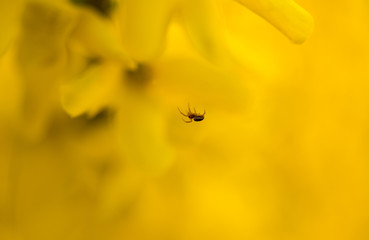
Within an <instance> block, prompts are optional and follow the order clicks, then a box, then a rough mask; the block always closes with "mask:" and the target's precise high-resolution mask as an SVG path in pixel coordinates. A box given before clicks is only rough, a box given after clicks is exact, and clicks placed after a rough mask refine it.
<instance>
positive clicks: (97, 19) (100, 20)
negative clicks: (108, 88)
mask: <svg viewBox="0 0 369 240" xmlns="http://www.w3.org/2000/svg"><path fill="white" fill-rule="evenodd" d="M81 11H82V14H81V16H80V19H79V22H78V24H77V26H76V28H75V29H74V31H73V35H72V38H73V40H77V42H79V44H80V45H81V47H83V48H84V49H86V51H87V52H89V53H90V54H91V55H98V56H103V57H106V58H110V59H114V60H119V61H123V62H124V63H127V64H130V65H131V64H133V63H132V61H131V60H130V59H129V58H128V56H127V54H126V52H125V51H124V49H123V45H122V44H121V43H120V42H119V40H118V36H117V34H116V32H114V31H115V29H114V25H113V23H112V22H111V21H110V20H109V19H107V18H104V17H102V16H100V15H99V14H97V13H95V12H94V11H92V10H89V9H83V10H81Z"/></svg>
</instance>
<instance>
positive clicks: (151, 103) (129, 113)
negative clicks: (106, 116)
mask: <svg viewBox="0 0 369 240" xmlns="http://www.w3.org/2000/svg"><path fill="white" fill-rule="evenodd" d="M123 95H124V97H123V100H122V101H124V103H122V104H121V108H120V110H119V113H118V117H117V119H116V120H117V128H118V130H117V133H118V135H119V139H120V140H121V143H122V145H121V146H122V151H123V154H124V156H125V157H126V159H127V161H128V163H129V164H130V165H132V166H134V167H135V168H136V169H137V170H138V171H142V172H146V173H148V175H151V176H155V175H160V174H162V173H164V172H165V171H166V170H167V169H168V168H169V167H170V166H171V165H172V163H173V157H174V156H173V150H172V148H171V146H170V144H169V141H168V139H167V133H166V125H165V115H164V114H163V109H162V108H161V107H160V106H159V104H157V102H156V101H155V99H151V98H150V97H148V96H147V95H145V94H142V93H138V92H134V91H133V92H126V93H124V94H123Z"/></svg>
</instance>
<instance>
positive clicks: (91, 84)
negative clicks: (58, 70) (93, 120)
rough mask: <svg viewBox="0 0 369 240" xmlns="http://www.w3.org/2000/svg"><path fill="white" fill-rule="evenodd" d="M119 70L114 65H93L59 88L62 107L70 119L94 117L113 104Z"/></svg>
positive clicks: (117, 85)
mask: <svg viewBox="0 0 369 240" xmlns="http://www.w3.org/2000/svg"><path fill="white" fill-rule="evenodd" d="M120 73H121V71H120V68H119V67H118V66H117V65H114V64H109V63H107V64H95V65H93V66H90V67H88V68H87V69H86V70H85V71H83V72H82V73H80V74H79V75H77V76H74V77H71V79H69V81H68V82H67V83H65V84H64V85H63V86H62V88H61V98H62V106H63V108H64V110H65V111H66V112H67V113H68V114H69V115H71V116H72V117H75V116H78V115H81V114H87V115H89V116H94V115H95V114H96V113H98V112H99V111H100V110H101V109H103V108H104V107H107V106H109V105H110V104H111V103H112V102H114V98H115V96H116V95H117V94H118V93H117V92H116V90H118V89H119V86H120V85H119V83H120V82H119V80H120V77H119V76H120V75H119V74H120Z"/></svg>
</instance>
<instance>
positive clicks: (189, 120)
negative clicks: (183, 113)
mask: <svg viewBox="0 0 369 240" xmlns="http://www.w3.org/2000/svg"><path fill="white" fill-rule="evenodd" d="M182 120H183V122H185V123H190V122H192V119H191V118H190V120H189V121H186V120H184V119H183V118H182Z"/></svg>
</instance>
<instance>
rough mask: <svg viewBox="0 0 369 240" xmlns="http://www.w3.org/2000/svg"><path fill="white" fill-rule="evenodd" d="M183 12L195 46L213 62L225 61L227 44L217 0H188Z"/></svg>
mask: <svg viewBox="0 0 369 240" xmlns="http://www.w3.org/2000/svg"><path fill="white" fill-rule="evenodd" d="M181 14H182V19H183V24H184V27H185V29H186V30H187V33H188V35H189V37H190V39H191V40H192V42H193V44H194V45H195V48H197V49H198V51H199V52H201V53H202V54H204V55H205V56H206V57H207V58H208V59H209V60H211V61H213V62H216V63H219V62H224V61H225V60H226V59H227V47H226V45H227V44H226V41H225V39H224V34H225V30H224V28H223V25H222V22H224V21H222V19H221V14H220V10H219V9H218V5H217V2H216V1H212V0H201V1H198V0H187V1H185V2H184V3H183V6H182V8H181Z"/></svg>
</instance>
